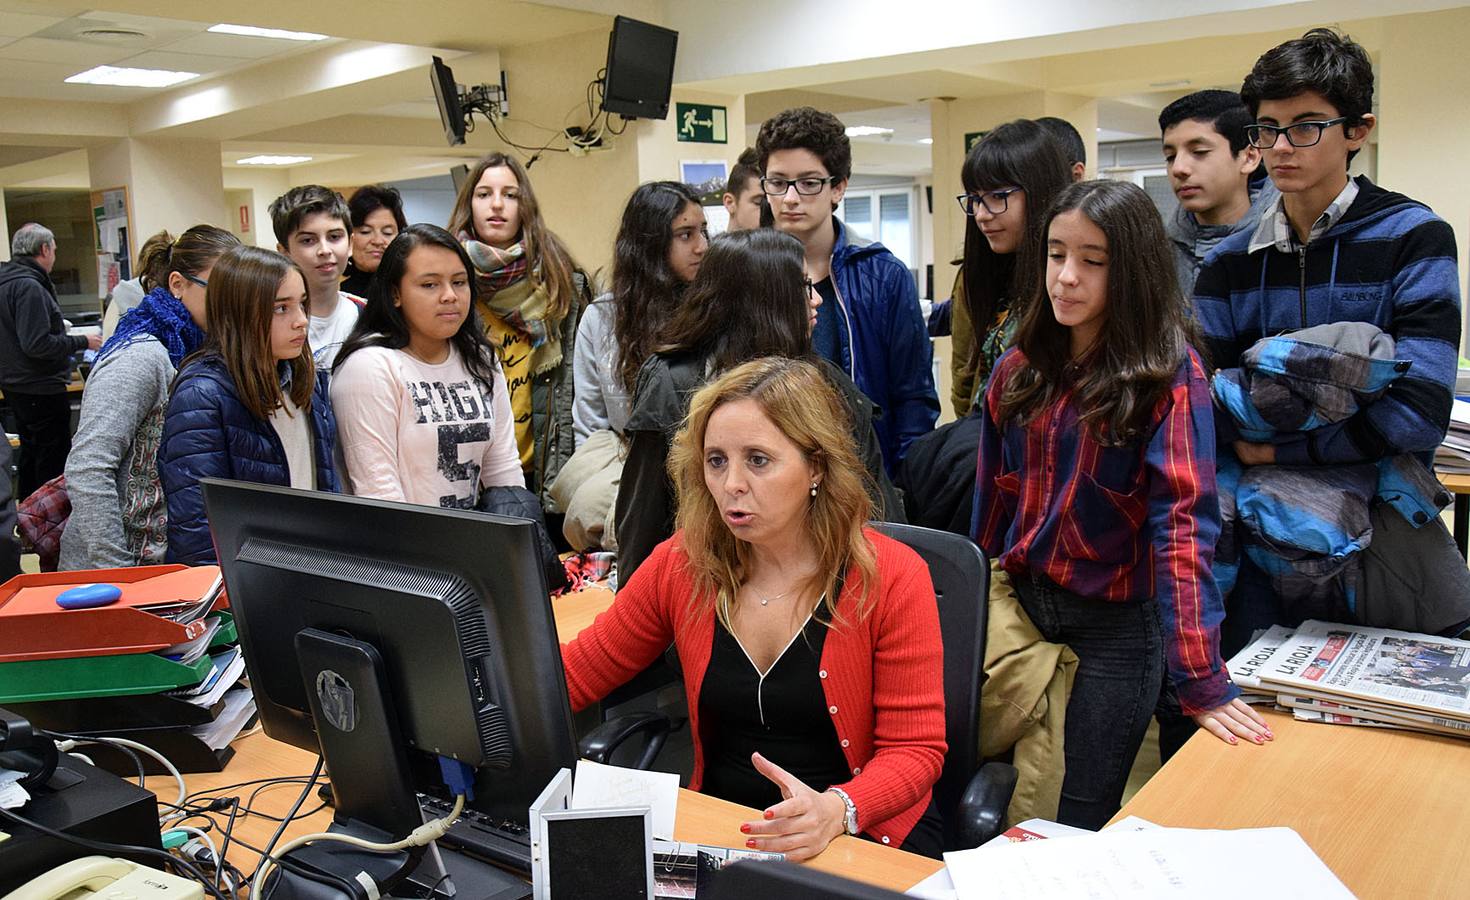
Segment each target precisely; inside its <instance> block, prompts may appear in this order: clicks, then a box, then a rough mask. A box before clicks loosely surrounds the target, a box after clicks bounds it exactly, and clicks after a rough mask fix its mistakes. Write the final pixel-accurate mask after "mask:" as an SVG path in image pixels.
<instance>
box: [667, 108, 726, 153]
mask: <svg viewBox="0 0 1470 900" xmlns="http://www.w3.org/2000/svg"><path fill="white" fill-rule="evenodd" d="M674 115H675V118H674V125H675V127H676V128H677V129H678V132H679V140H681V141H683V142H685V143H692V144H724V143H727V142H728V139H727V137H726V128H725V120H726V117H725V107H723V106H710V105H709V104H706V103H676V104H674Z"/></svg>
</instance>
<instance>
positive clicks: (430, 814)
mask: <svg viewBox="0 0 1470 900" xmlns="http://www.w3.org/2000/svg"><path fill="white" fill-rule="evenodd" d="M419 808H420V809H422V810H423V811H424V819H425V821H427V820H429V819H438V818H442V817H444V816H447V815H449V813H450V811H451V810H452V809H453V808H454V804H453V803H450V802H448V801H445V800H440V799H438V798H437V797H428V796H425V795H424V794H420V795H419ZM439 844H440V845H441V846H443V847H445V848H447V849H450V850H454V851H456V852H458V853H463V854H465V855H467V856H473V857H475V858H476V859H482V860H484V861H486V862H490V863H495V864H496V865H500V866H505V867H507V868H510V869H515V870H516V871H518V872H524V873H526V874H528V875H529V874H530V872H531V832H530V830H529V829H527V828H526V826H525V825H523V824H521V823H520V822H511V821H507V820H504V819H496V818H492V817H490V816H487V815H485V814H484V813H481V812H477V811H475V810H473V809H467V810H465V811H464V812H463V813H462V814H461V815H460V817H459V819H458V821H456V822H455V823H454V824H453V825H451V826H449V832H448V833H447V834H445V835H444V837H442V838H440V839H439Z"/></svg>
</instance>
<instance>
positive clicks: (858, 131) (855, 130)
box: [845, 125, 893, 138]
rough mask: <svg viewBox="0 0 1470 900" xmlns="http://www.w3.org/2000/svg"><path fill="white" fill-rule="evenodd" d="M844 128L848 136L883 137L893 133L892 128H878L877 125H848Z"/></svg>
mask: <svg viewBox="0 0 1470 900" xmlns="http://www.w3.org/2000/svg"><path fill="white" fill-rule="evenodd" d="M845 130H846V132H847V136H848V137H850V138H855V137H883V136H886V135H890V134H893V129H892V128H879V127H878V126H877V125H850V126H848V127H847V128H846V129H845Z"/></svg>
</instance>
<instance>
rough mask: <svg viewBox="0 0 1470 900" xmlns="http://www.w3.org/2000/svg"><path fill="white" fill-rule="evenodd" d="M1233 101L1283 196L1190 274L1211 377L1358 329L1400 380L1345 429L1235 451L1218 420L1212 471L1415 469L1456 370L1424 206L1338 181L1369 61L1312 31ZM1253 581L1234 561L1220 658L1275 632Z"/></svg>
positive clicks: (1453, 278)
mask: <svg viewBox="0 0 1470 900" xmlns="http://www.w3.org/2000/svg"><path fill="white" fill-rule="evenodd" d="M1240 94H1241V98H1242V99H1243V100H1244V101H1245V104H1246V107H1247V108H1248V109H1249V110H1250V112H1251V115H1252V117H1253V119H1254V123H1253V124H1250V125H1247V126H1246V128H1245V133H1246V137H1247V140H1249V141H1250V143H1251V145H1252V146H1254V147H1256V148H1257V149H1259V150H1260V151H1261V154H1262V156H1263V157H1264V159H1265V163H1266V168H1267V171H1268V172H1269V173H1270V176H1271V179H1272V181H1274V182H1275V184H1276V187H1277V188H1278V189H1280V191H1281V195H1282V196H1281V201H1280V202H1279V203H1278V204H1277V205H1276V206H1275V207H1274V208H1273V209H1271V210H1270V211H1268V212H1267V213H1266V214H1265V215H1264V216H1263V217H1262V219H1261V222H1260V224H1259V225H1258V226H1257V227H1256V228H1255V229H1254V230H1253V231H1251V232H1241V233H1237V234H1234V235H1232V236H1230V237H1229V238H1227V239H1226V240H1225V241H1224V242H1223V243H1221V244H1220V246H1219V247H1218V248H1217V249H1216V250H1215V251H1214V253H1213V254H1211V256H1210V257H1209V259H1208V261H1207V262H1206V264H1205V266H1204V268H1203V269H1201V271H1200V273H1199V279H1198V280H1197V281H1196V283H1195V292H1194V305H1195V312H1196V314H1197V316H1198V318H1199V321H1200V324H1201V325H1202V327H1203V331H1204V335H1205V340H1206V346H1207V349H1208V350H1209V353H1210V355H1211V357H1212V359H1213V364H1214V365H1215V366H1217V367H1221V368H1230V367H1234V366H1238V365H1240V357H1241V354H1242V353H1243V352H1244V351H1245V350H1246V349H1247V348H1249V347H1250V346H1251V345H1252V344H1253V343H1255V342H1256V341H1257V340H1258V339H1260V338H1262V337H1267V336H1272V335H1279V334H1282V333H1285V332H1290V331H1296V330H1298V329H1302V328H1306V327H1309V326H1316V325H1323V324H1328V323H1335V322H1367V323H1370V324H1372V325H1375V326H1377V327H1379V328H1381V329H1382V330H1383V331H1384V332H1385V333H1387V334H1388V335H1389V336H1391V337H1392V338H1393V339H1394V341H1395V343H1396V348H1395V352H1394V356H1395V357H1396V358H1398V359H1403V360H1408V361H1409V362H1410V364H1411V366H1410V368H1409V370H1408V371H1407V372H1406V373H1405V374H1404V375H1403V376H1402V377H1400V378H1399V379H1397V380H1396V381H1394V382H1393V383H1392V384H1391V385H1390V386H1389V388H1388V389H1387V390H1386V391H1385V392H1384V393H1383V394H1382V395H1381V396H1380V397H1379V398H1378V399H1376V400H1372V401H1370V402H1365V403H1364V405H1363V406H1362V408H1361V410H1360V411H1359V412H1358V413H1357V414H1355V415H1353V416H1351V417H1349V418H1347V419H1345V420H1344V421H1342V422H1339V423H1337V424H1334V425H1328V426H1325V427H1322V428H1317V429H1315V430H1312V431H1310V432H1305V433H1297V434H1289V435H1282V436H1280V437H1278V438H1277V439H1276V440H1275V441H1274V442H1273V443H1249V442H1246V441H1242V440H1238V439H1236V438H1238V432H1237V431H1236V429H1235V426H1234V422H1233V420H1231V419H1230V418H1229V417H1228V416H1217V432H1218V434H1219V437H1220V442H1221V445H1222V450H1221V455H1222V459H1223V458H1224V457H1225V456H1226V455H1227V454H1228V453H1229V452H1230V450H1231V449H1233V450H1234V453H1235V456H1236V457H1238V458H1239V460H1240V462H1241V463H1242V464H1244V465H1246V466H1254V465H1268V464H1273V463H1274V464H1280V465H1284V466H1347V465H1352V464H1355V463H1376V462H1379V461H1380V460H1384V459H1387V458H1390V457H1395V456H1399V455H1401V454H1412V455H1414V456H1415V457H1417V458H1419V459H1420V460H1422V461H1423V462H1424V463H1425V464H1426V465H1429V464H1430V463H1431V460H1432V458H1433V454H1434V449H1435V447H1437V446H1438V445H1439V443H1440V442H1441V441H1442V440H1443V439H1444V435H1445V430H1446V428H1447V427H1448V424H1449V415H1450V407H1451V400H1452V398H1453V389H1454V383H1455V370H1456V365H1457V360H1458V354H1459V349H1458V348H1459V343H1460V310H1459V307H1460V288H1459V272H1458V269H1457V266H1456V262H1455V259H1456V257H1455V238H1454V233H1453V231H1451V229H1450V226H1449V225H1448V224H1446V223H1445V222H1444V221H1443V220H1442V219H1440V218H1439V217H1437V216H1436V215H1435V214H1434V213H1433V212H1432V211H1431V210H1430V209H1429V208H1428V207H1426V206H1425V205H1424V204H1422V203H1419V202H1416V201H1414V200H1411V199H1409V198H1408V197H1405V196H1403V195H1402V194H1396V193H1393V192H1391V191H1388V190H1385V189H1383V188H1381V187H1379V186H1377V185H1375V184H1373V183H1372V182H1370V181H1369V180H1368V179H1367V178H1364V177H1358V178H1356V179H1354V178H1350V177H1348V173H1347V167H1348V163H1349V162H1350V161H1351V160H1352V158H1353V156H1354V155H1356V154H1357V152H1358V151H1359V150H1360V149H1361V148H1362V147H1363V145H1364V143H1366V142H1367V140H1368V133H1369V132H1370V131H1371V130H1372V129H1373V126H1374V124H1375V117H1374V115H1373V114H1372V113H1371V112H1370V110H1371V109H1372V101H1373V68H1372V64H1371V63H1370V61H1369V59H1368V54H1367V53H1366V52H1365V51H1364V50H1363V48H1362V47H1361V46H1359V45H1358V44H1356V43H1353V42H1352V41H1351V40H1349V39H1348V38H1347V37H1345V36H1343V35H1340V34H1338V33H1336V32H1334V31H1332V30H1329V29H1323V28H1318V29H1313V30H1312V31H1309V32H1307V33H1306V34H1305V35H1304V36H1302V37H1301V38H1300V39H1297V40H1293V41H1288V42H1286V43H1284V44H1282V45H1280V46H1279V47H1276V48H1274V49H1272V50H1270V51H1268V52H1267V53H1266V54H1265V55H1263V56H1262V57H1261V58H1260V59H1259V60H1257V61H1256V64H1255V67H1254V68H1253V69H1252V70H1251V73H1250V74H1249V75H1248V76H1246V79H1245V83H1244V84H1243V85H1242V86H1241V90H1240ZM1434 521H1435V522H1437V521H1438V519H1437V518H1436V519H1434ZM1433 530H1434V529H1432V528H1421V529H1420V530H1419V531H1418V532H1417V533H1416V534H1415V536H1414V538H1415V540H1416V541H1417V542H1419V543H1417V544H1416V547H1418V546H1421V545H1422V546H1425V547H1426V548H1427V547H1428V542H1430V541H1432V540H1434V538H1435V535H1434V534H1431V533H1427V532H1431V531H1433ZM1425 552H1426V553H1427V552H1429V551H1428V550H1427V549H1426V551H1425ZM1461 565H1463V564H1461ZM1252 569H1254V567H1253V566H1251V565H1250V564H1249V561H1248V560H1247V561H1243V564H1242V571H1241V576H1240V580H1239V583H1238V586H1237V589H1236V590H1235V591H1234V592H1233V594H1232V596H1231V597H1230V598H1229V601H1228V607H1227V608H1228V614H1227V618H1226V621H1225V627H1224V630H1223V642H1224V644H1226V646H1225V648H1224V651H1225V654H1226V655H1227V656H1229V655H1230V653H1231V652H1232V651H1233V649H1235V648H1236V647H1239V646H1241V645H1243V644H1244V642H1245V640H1247V639H1248V638H1249V635H1250V630H1251V628H1253V627H1260V625H1261V624H1262V623H1263V622H1264V623H1265V624H1269V623H1270V621H1273V620H1276V621H1280V620H1281V618H1282V610H1281V606H1280V601H1281V599H1282V598H1278V597H1274V596H1272V594H1271V591H1270V590H1269V588H1267V589H1265V590H1263V589H1262V587H1263V586H1264V585H1266V581H1265V579H1263V578H1257V577H1249V578H1248V570H1252ZM1254 575H1259V571H1258V570H1256V571H1255V573H1254ZM1268 607H1269V608H1268ZM1282 624H1288V625H1289V624H1293V623H1292V622H1289V621H1283V622H1282Z"/></svg>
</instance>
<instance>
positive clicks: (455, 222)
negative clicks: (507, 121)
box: [447, 152, 581, 322]
mask: <svg viewBox="0 0 1470 900" xmlns="http://www.w3.org/2000/svg"><path fill="white" fill-rule="evenodd" d="M498 168H506V169H509V170H510V174H511V175H513V176H514V177H515V180H516V186H517V187H518V188H519V190H520V203H519V208H520V213H521V237H520V240H521V244H522V245H523V246H524V247H525V250H526V261H527V262H528V263H530V274H529V275H528V277H529V278H530V279H531V283H532V284H534V285H536V286H538V287H542V288H545V289H546V296H547V318H549V319H550V320H551V321H553V322H560V321H561V320H562V319H564V318H566V315H567V313H568V312H569V311H570V310H571V308H572V306H573V305H574V304H577V303H579V302H581V301H580V298H578V297H577V296H576V294H577V288H576V283H575V281H574V279H573V277H572V273H573V272H574V271H575V270H576V268H577V264H576V262H574V261H573V260H572V254H571V252H570V251H569V250H567V248H566V245H565V244H563V243H562V242H561V238H559V237H557V236H556V233H555V232H553V231H552V230H551V229H550V228H547V227H546V220H545V219H543V218H541V204H539V203H537V202H536V192H535V191H534V190H532V189H531V178H530V176H528V175H527V174H526V168H525V166H522V165H521V163H520V160H518V159H516V158H515V157H514V156H511V155H509V154H506V153H500V152H495V153H490V154H488V155H486V156H484V157H481V159H480V161H479V162H477V163H475V166H474V168H472V169H470V174H469V177H468V178H466V179H465V180H464V183H463V184H462V185H460V189H459V194H458V195H457V196H456V197H455V198H454V210H453V211H452V212H451V213H450V214H449V228H448V229H447V230H448V231H449V233H450V234H452V235H454V236H455V237H459V235H460V234H461V233H463V234H465V235H467V236H468V237H470V238H473V239H474V240H479V239H480V236H479V235H478V234H477V233H476V232H475V223H474V218H475V217H474V214H473V207H472V206H471V201H472V200H473V199H474V196H475V188H476V187H478V186H479V184H480V178H481V177H482V176H484V174H485V170H486V169H498Z"/></svg>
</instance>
